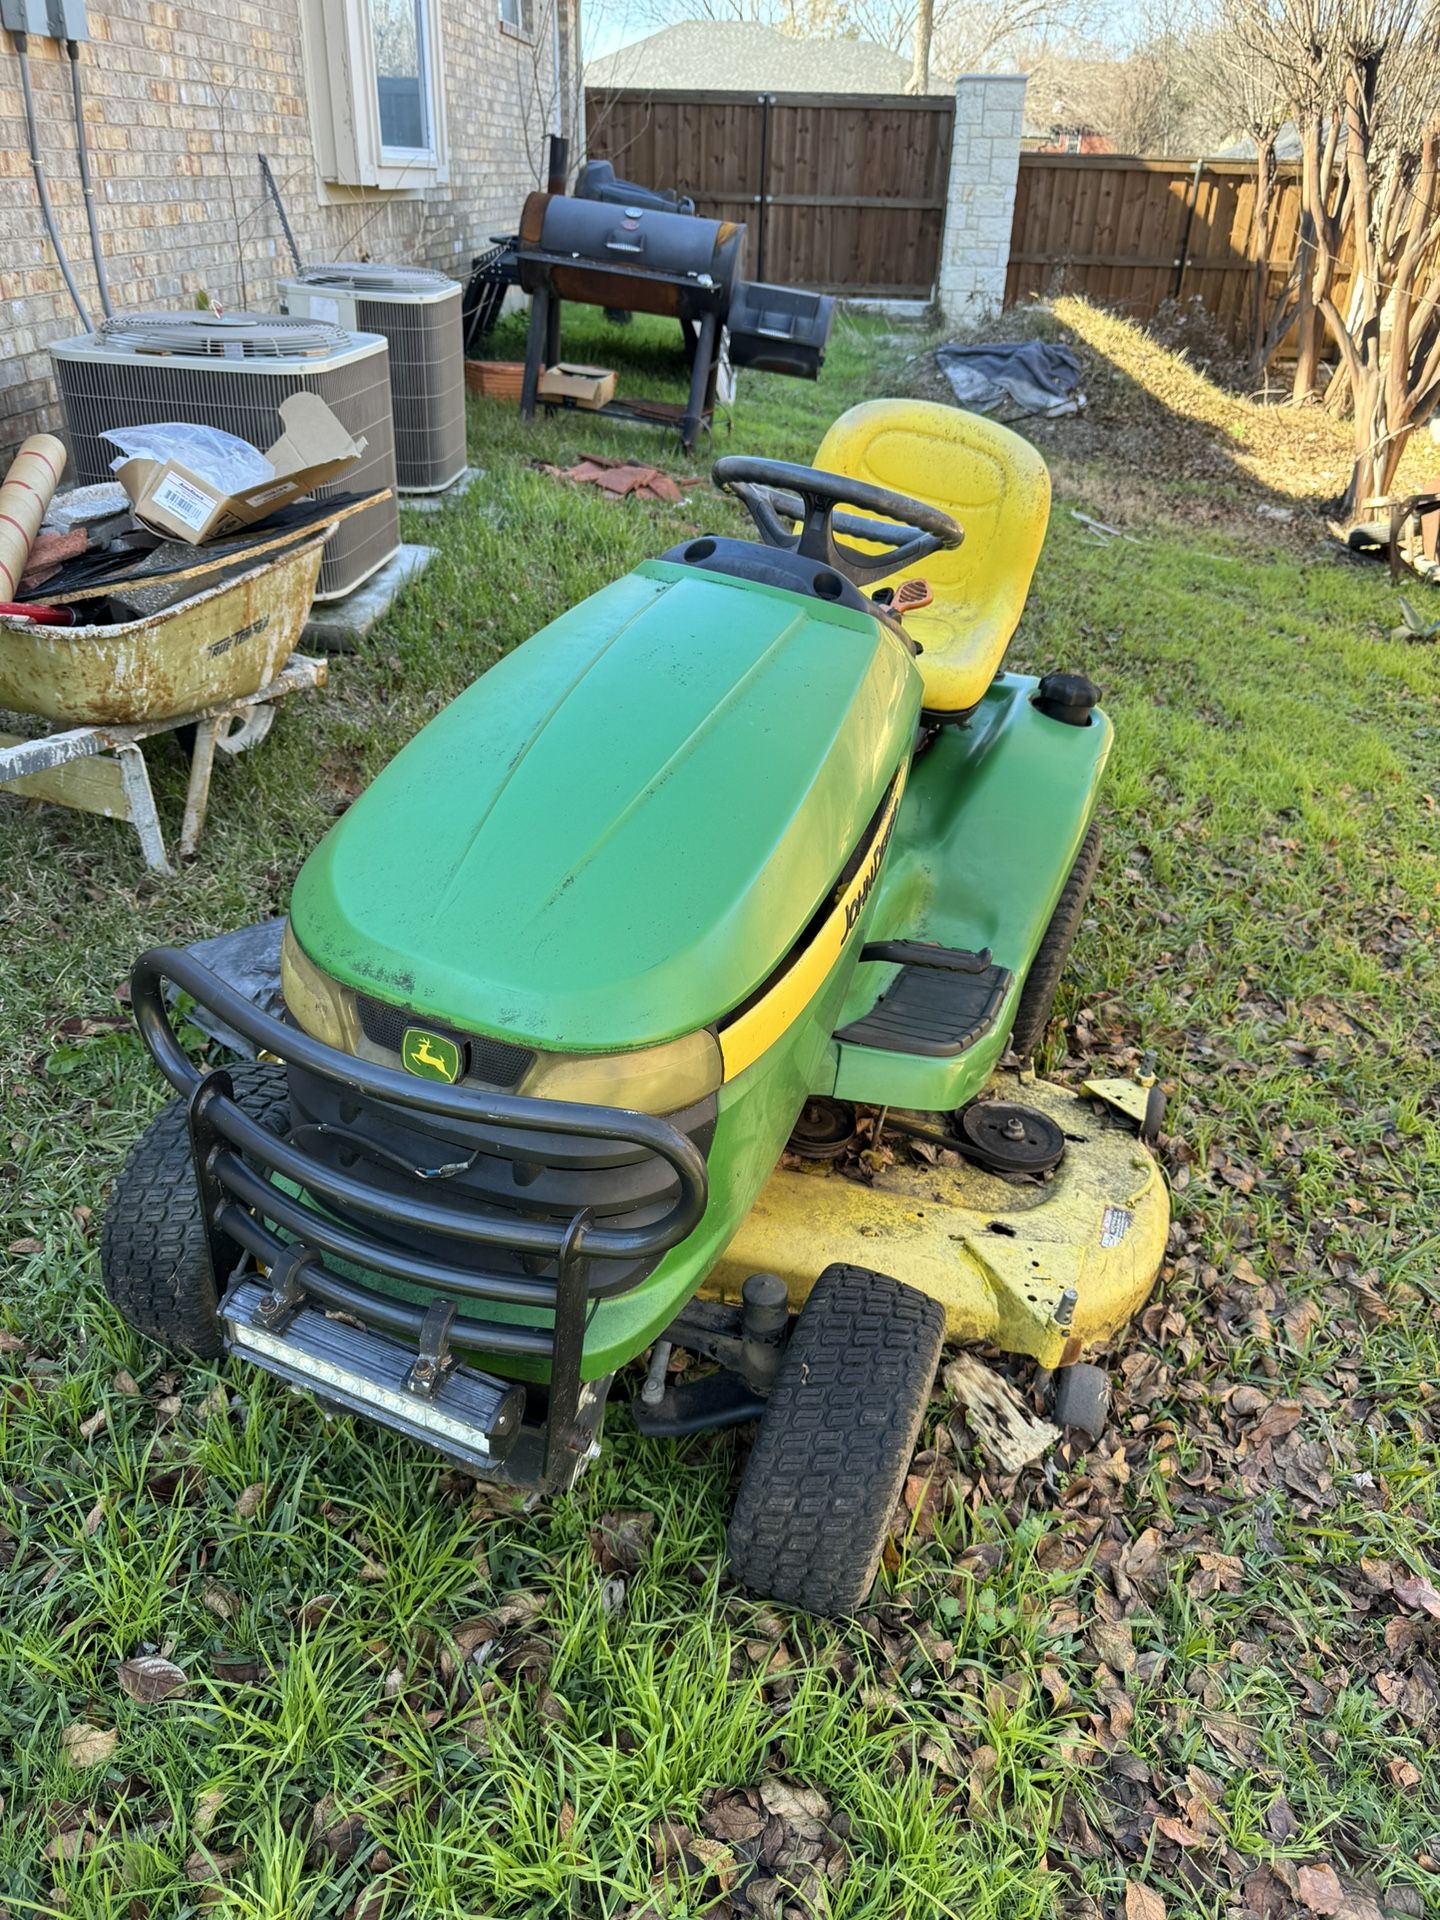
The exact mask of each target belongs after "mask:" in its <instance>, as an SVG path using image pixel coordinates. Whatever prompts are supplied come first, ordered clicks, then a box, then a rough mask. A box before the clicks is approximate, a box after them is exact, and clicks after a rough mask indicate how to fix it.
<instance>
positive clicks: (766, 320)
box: [516, 191, 835, 448]
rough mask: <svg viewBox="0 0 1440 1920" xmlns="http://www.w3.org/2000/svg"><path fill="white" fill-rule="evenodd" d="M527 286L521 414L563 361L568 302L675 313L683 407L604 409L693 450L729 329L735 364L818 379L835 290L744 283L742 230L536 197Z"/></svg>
mask: <svg viewBox="0 0 1440 1920" xmlns="http://www.w3.org/2000/svg"><path fill="white" fill-rule="evenodd" d="M516 257H517V261H518V266H519V273H520V285H521V287H522V288H523V289H524V290H525V292H526V293H528V294H529V295H530V296H531V307H530V337H529V342H528V344H527V346H526V350H525V383H524V386H523V388H522V389H521V396H520V411H521V413H522V415H523V416H524V417H525V418H526V419H527V420H529V419H532V418H533V417H534V413H535V402H536V397H537V393H538V388H539V382H540V374H541V371H542V369H543V368H545V367H546V366H554V365H555V364H556V362H557V361H558V360H559V359H560V306H561V302H562V301H565V300H577V301H579V302H581V303H582V304H583V305H585V306H591V307H605V308H608V309H610V310H612V311H627V312H633V313H658V314H671V315H673V316H674V317H675V319H677V320H678V321H679V322H680V328H681V332H682V334H683V336H684V341H685V353H686V357H687V359H688V360H689V362H690V395H689V399H688V400H687V402H686V404H685V406H684V409H683V410H682V409H681V408H679V407H674V406H669V407H667V406H661V405H658V404H655V403H650V402H647V403H644V404H643V405H642V404H640V403H636V402H625V401H623V400H616V401H613V402H612V403H611V405H610V407H608V408H606V409H605V411H607V412H615V413H619V414H622V415H624V416H626V417H628V418H631V419H647V420H651V421H656V422H658V423H660V424H663V425H678V426H679V428H680V439H681V443H682V444H683V445H684V446H686V447H687V448H688V447H693V446H694V444H695V441H696V439H697V438H698V436H699V433H700V429H701V427H702V426H704V425H705V424H706V423H707V421H708V419H709V416H710V413H711V411H712V409H713V407H714V404H715V378H716V373H717V370H718V368H719V365H720V359H721V352H722V347H723V345H724V343H725V340H726V337H727V332H728V342H729V359H730V364H731V365H732V366H736V367H759V368H762V369H764V370H765V371H767V372H770V373H788V374H793V375H795V376H796V377H797V378H798V379H802V380H814V379H815V378H817V376H818V375H819V372H820V368H821V366H822V365H823V364H824V359H825V343H826V340H827V339H828V338H829V334H830V321H831V316H832V314H833V312H834V307H835V302H834V300H833V299H832V298H831V297H830V296H829V295H828V294H822V293H807V292H804V291H803V290H801V289H800V288H796V287H768V286H761V285H759V284H758V283H756V282H753V281H747V280H746V279H745V277H744V271H745V229H744V227H743V226H739V225H737V223H736V222H735V221H733V220H702V219H699V218H698V217H697V216H695V215H693V214H684V213H672V212H667V211H664V210H662V209H659V208H655V207H648V206H642V205H640V204H639V202H638V201H631V202H628V203H624V204H615V203H612V202H609V201H604V200H588V199H587V200H581V199H574V198H571V197H570V196H568V195H566V194H564V193H558V192H554V191H551V192H549V193H532V194H531V195H530V197H529V199H527V200H526V202H525V210H524V212H523V213H522V215H521V217H520V242H519V246H518V248H517V254H516Z"/></svg>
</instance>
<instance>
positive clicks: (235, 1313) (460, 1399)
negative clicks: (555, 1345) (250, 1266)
mask: <svg viewBox="0 0 1440 1920" xmlns="http://www.w3.org/2000/svg"><path fill="white" fill-rule="evenodd" d="M268 1292H269V1288H268V1286H267V1285H266V1283H265V1282H264V1280H262V1279H255V1278H253V1277H247V1278H245V1279H242V1280H239V1281H237V1282H236V1283H235V1285H234V1286H233V1287H231V1289H230V1291H229V1292H228V1293H227V1294H226V1296H225V1299H224V1301H223V1302H222V1303H221V1309H220V1311H221V1316H222V1318H223V1320H224V1323H225V1344H226V1346H227V1348H228V1349H229V1351H230V1352H231V1353H233V1354H236V1355H238V1356H239V1357H240V1358H241V1359H244V1360H250V1361H253V1362H254V1364H255V1365H256V1366H257V1367H262V1368H263V1369H264V1370H265V1372H266V1373H273V1374H274V1375H275V1376H276V1378H277V1379H280V1380H284V1381H287V1382H288V1383H289V1385H291V1386H293V1387H299V1388H302V1389H304V1390H306V1391H308V1392H310V1393H313V1394H315V1395H316V1396H317V1397H318V1398H319V1399H321V1400H323V1401H326V1402H329V1403H331V1404H333V1405H335V1406H338V1407H341V1408H343V1409H344V1411H345V1412H347V1413H356V1414H359V1415H360V1416H361V1417H362V1418H364V1419H366V1420H373V1421H376V1422H377V1423H378V1424H379V1425H381V1426H384V1427H389V1428H390V1429H391V1430H392V1432H395V1433H403V1434H404V1435H405V1436H406V1438H407V1439H410V1440H417V1441H419V1442H421V1444H422V1445H426V1446H430V1447H433V1448H434V1449H435V1451H436V1452H437V1453H442V1454H444V1455H445V1457H446V1458H447V1459H449V1460H454V1461H456V1462H457V1463H458V1464H459V1465H460V1466H463V1467H469V1468H471V1469H472V1470H473V1471H475V1472H478V1473H486V1472H493V1471H494V1469H495V1468H496V1467H497V1466H498V1465H499V1464H500V1462H501V1461H503V1460H504V1458H505V1456H506V1455H507V1454H508V1453H509V1451H510V1448H511V1446H512V1445H513V1444H514V1441H515V1439H516V1436H517V1435H518V1434H519V1432H520V1422H521V1416H522V1414H523V1412H524V1409H525V1389H524V1388H523V1387H520V1386H517V1385H515V1384H514V1383H513V1382H512V1381H509V1380H497V1379H495V1378H494V1377H493V1376H492V1375H490V1374H488V1373H480V1372H477V1371H476V1369H475V1368H473V1367H466V1366H459V1365H457V1366H453V1367H450V1368H449V1369H448V1370H447V1371H446V1373H445V1375H444V1377H443V1380H442V1383H441V1385H440V1386H439V1388H438V1389H437V1390H436V1392H435V1393H434V1395H433V1396H432V1397H430V1398H426V1397H425V1396H423V1395H421V1394H418V1393H412V1392H411V1391H410V1390H409V1389H408V1388H407V1387H406V1385H405V1381H406V1377H407V1375H408V1374H409V1372H410V1369H411V1367H412V1366H413V1365H414V1364H415V1360H416V1350H415V1348H414V1347H409V1346H406V1345H405V1344H404V1342H402V1341H399V1340H393V1339H391V1337H390V1336H389V1335H388V1334H384V1333H376V1332H374V1331H373V1330H372V1329H371V1328H369V1327H359V1326H355V1325H352V1324H351V1323H350V1322H349V1321H346V1320H332V1319H330V1318H328V1317H327V1315H326V1314H324V1313H323V1312H322V1311H321V1310H320V1309H319V1308H318V1307H301V1308H300V1309H299V1310H298V1311H297V1312H296V1314H295V1315H294V1317H293V1318H292V1319H291V1320H289V1321H287V1322H286V1324H285V1326H284V1327H283V1329H281V1330H279V1331H275V1330H273V1329H271V1328H270V1327H267V1326H266V1325H265V1323H264V1322H263V1320H261V1318H260V1316H259V1306H260V1302H261V1301H262V1300H263V1299H265V1298H266V1296H267V1294H268Z"/></svg>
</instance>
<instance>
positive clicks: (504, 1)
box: [500, 0, 530, 40]
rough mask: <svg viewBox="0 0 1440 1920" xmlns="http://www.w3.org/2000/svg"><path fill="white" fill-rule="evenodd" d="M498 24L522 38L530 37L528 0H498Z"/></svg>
mask: <svg viewBox="0 0 1440 1920" xmlns="http://www.w3.org/2000/svg"><path fill="white" fill-rule="evenodd" d="M500 24H501V26H502V27H505V28H506V29H507V30H508V31H509V32H510V33H518V34H519V35H520V36H521V37H522V39H525V40H528V39H529V38H530V0H500Z"/></svg>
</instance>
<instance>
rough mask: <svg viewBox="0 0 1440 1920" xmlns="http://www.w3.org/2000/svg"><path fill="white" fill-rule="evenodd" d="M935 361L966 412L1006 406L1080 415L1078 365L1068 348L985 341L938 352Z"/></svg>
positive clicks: (1081, 396) (1030, 342) (1031, 342)
mask: <svg viewBox="0 0 1440 1920" xmlns="http://www.w3.org/2000/svg"><path fill="white" fill-rule="evenodd" d="M935 358H936V360H937V361H939V363H940V367H941V369H942V371H943V372H944V375H945V378H946V379H947V380H948V381H949V382H950V385H951V387H952V389H953V390H954V394H955V398H956V399H957V400H958V401H959V402H960V404H961V406H962V407H969V409H970V411H971V412H972V413H993V412H994V411H995V409H996V408H997V407H1000V406H1008V407H1012V408H1014V409H1015V410H1016V411H1017V412H1019V413H1038V414H1050V415H1054V414H1061V413H1078V412H1079V411H1080V409H1081V407H1083V406H1084V404H1085V396H1084V394H1083V393H1081V391H1080V362H1079V360H1078V359H1077V358H1076V356H1075V355H1074V353H1072V352H1071V350H1070V348H1069V347H1062V346H1057V345H1055V344H1054V343H1052V342H1051V341H1049V340H1016V341H1011V342H1004V341H986V342H985V343H984V344H983V345H979V346H973V347H961V346H956V345H953V344H952V345H950V346H945V347H937V348H936V350H935Z"/></svg>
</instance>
